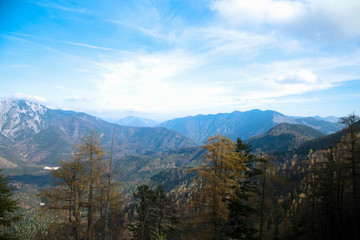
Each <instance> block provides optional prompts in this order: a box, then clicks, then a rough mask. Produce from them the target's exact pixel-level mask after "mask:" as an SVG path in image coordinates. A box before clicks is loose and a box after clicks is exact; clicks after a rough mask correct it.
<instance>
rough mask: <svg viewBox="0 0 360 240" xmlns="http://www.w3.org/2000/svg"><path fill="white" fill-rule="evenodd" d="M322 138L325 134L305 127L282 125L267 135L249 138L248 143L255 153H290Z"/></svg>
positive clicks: (272, 129)
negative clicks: (313, 140) (310, 141)
mask: <svg viewBox="0 0 360 240" xmlns="http://www.w3.org/2000/svg"><path fill="white" fill-rule="evenodd" d="M322 136H324V134H323V133H321V132H319V131H317V130H315V129H313V128H311V127H308V126H305V125H300V124H289V123H280V124H278V125H276V126H275V127H273V128H271V129H270V130H269V131H267V132H266V133H265V134H262V135H258V136H255V137H251V138H249V139H248V141H247V142H248V143H249V144H250V145H251V146H252V149H253V150H254V151H255V152H274V151H290V150H293V149H295V148H298V147H299V146H300V145H301V144H303V143H305V142H307V141H309V140H312V139H315V138H319V137H322Z"/></svg>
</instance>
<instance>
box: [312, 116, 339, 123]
mask: <svg viewBox="0 0 360 240" xmlns="http://www.w3.org/2000/svg"><path fill="white" fill-rule="evenodd" d="M314 118H316V119H320V120H324V121H328V122H331V123H335V124H337V123H339V120H340V118H339V117H335V116H328V117H320V116H315V117H314Z"/></svg>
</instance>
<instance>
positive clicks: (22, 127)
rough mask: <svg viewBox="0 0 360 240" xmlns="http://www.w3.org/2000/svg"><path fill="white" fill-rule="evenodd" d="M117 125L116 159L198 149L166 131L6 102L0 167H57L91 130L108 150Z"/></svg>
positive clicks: (0, 119)
mask: <svg viewBox="0 0 360 240" xmlns="http://www.w3.org/2000/svg"><path fill="white" fill-rule="evenodd" d="M114 126H115V138H114V157H122V156H126V155H129V154H145V153H152V152H157V151H166V150H170V149H174V148H183V147H193V146H197V144H196V143H195V142H194V141H192V140H190V139H189V138H187V137H184V136H182V135H181V134H179V133H177V132H174V131H171V130H168V129H166V128H161V127H156V128H146V127H126V126H119V125H114V124H112V123H109V122H106V121H103V120H101V119H99V118H97V117H93V116H90V115H88V114H85V113H79V112H73V111H63V110H53V109H48V108H46V107H44V106H42V105H40V104H37V103H31V102H28V101H25V100H7V101H2V102H1V105H0V157H1V159H5V160H2V161H0V164H1V162H3V163H4V165H5V167H6V166H14V164H17V165H18V164H27V165H28V164H31V165H34V164H35V165H39V164H40V165H44V164H50V165H51V164H52V165H56V164H57V163H58V160H59V159H63V158H65V157H66V156H67V154H69V153H70V152H71V151H72V148H73V144H74V143H77V142H79V141H80V140H81V138H82V137H84V136H86V135H88V134H89V133H90V132H92V131H94V132H96V133H97V134H98V135H99V138H100V141H101V144H102V145H103V146H104V148H105V150H106V151H109V149H110V144H111V136H112V131H113V128H114ZM11 163H13V165H11ZM0 167H2V166H0Z"/></svg>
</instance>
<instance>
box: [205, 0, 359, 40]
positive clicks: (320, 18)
mask: <svg viewBox="0 0 360 240" xmlns="http://www.w3.org/2000/svg"><path fill="white" fill-rule="evenodd" d="M211 9H212V10H213V11H216V12H218V14H219V15H220V16H221V17H222V18H224V19H226V20H227V21H228V22H230V23H232V24H234V25H238V26H244V25H250V26H254V25H264V26H271V27H272V28H275V29H280V30H286V31H288V32H292V33H296V34H304V35H308V36H311V37H322V38H325V37H328V36H330V37H338V38H343V37H358V36H359V35H360V14H359V12H360V1H358V0H342V1H339V0H305V1H300V0H251V1H248V0H217V1H214V2H213V4H212V7H211Z"/></svg>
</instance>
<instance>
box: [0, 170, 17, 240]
mask: <svg viewBox="0 0 360 240" xmlns="http://www.w3.org/2000/svg"><path fill="white" fill-rule="evenodd" d="M1 171H2V169H0V239H4V240H10V239H17V237H16V236H15V234H11V233H8V232H5V230H6V229H7V228H9V227H11V225H12V224H13V223H14V222H17V221H19V220H20V219H21V215H19V214H15V212H16V210H18V209H19V205H18V204H19V200H14V199H13V189H14V188H13V187H9V186H8V184H9V183H8V180H7V178H6V177H5V176H4V174H2V173H1Z"/></svg>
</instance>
